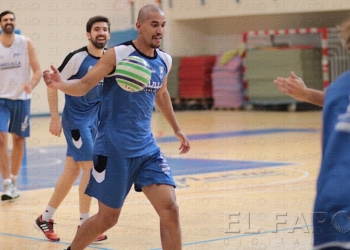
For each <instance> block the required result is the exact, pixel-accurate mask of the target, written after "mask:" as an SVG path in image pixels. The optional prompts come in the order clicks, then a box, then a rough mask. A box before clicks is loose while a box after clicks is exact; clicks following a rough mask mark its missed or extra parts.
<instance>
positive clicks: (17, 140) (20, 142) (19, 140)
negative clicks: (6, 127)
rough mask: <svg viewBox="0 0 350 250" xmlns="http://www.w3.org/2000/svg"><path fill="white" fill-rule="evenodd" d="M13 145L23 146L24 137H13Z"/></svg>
mask: <svg viewBox="0 0 350 250" xmlns="http://www.w3.org/2000/svg"><path fill="white" fill-rule="evenodd" d="M12 139H13V144H14V145H15V146H18V147H19V146H21V145H24V137H19V136H17V135H16V136H13V138H12Z"/></svg>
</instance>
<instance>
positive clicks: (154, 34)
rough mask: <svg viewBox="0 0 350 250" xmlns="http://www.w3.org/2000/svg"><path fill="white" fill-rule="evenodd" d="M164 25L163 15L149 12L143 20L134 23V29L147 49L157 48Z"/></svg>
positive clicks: (157, 12)
mask: <svg viewBox="0 0 350 250" xmlns="http://www.w3.org/2000/svg"><path fill="white" fill-rule="evenodd" d="M165 23H166V22H165V17H164V13H162V12H159V11H150V12H149V13H148V15H147V17H146V18H145V19H144V20H142V21H141V22H140V21H138V22H137V23H136V28H137V29H138V31H139V35H140V37H142V40H143V41H144V42H145V43H146V44H147V45H148V46H149V47H151V48H159V47H160V44H161V42H162V38H163V34H164V30H165Z"/></svg>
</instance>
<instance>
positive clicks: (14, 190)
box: [12, 182, 19, 198]
mask: <svg viewBox="0 0 350 250" xmlns="http://www.w3.org/2000/svg"><path fill="white" fill-rule="evenodd" d="M12 183H13V196H14V198H18V197H19V191H18V189H17V185H16V182H12Z"/></svg>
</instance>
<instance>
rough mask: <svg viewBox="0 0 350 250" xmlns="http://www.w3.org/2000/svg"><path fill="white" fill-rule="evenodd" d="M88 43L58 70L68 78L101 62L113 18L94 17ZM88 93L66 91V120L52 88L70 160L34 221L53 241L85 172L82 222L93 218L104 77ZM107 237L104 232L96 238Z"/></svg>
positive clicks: (56, 131)
mask: <svg viewBox="0 0 350 250" xmlns="http://www.w3.org/2000/svg"><path fill="white" fill-rule="evenodd" d="M86 36H87V38H88V40H89V43H88V45H87V46H84V47H82V48H80V49H78V50H75V51H73V52H71V53H69V54H68V55H67V56H66V58H65V59H64V61H63V63H62V64H61V66H60V67H59V68H58V70H59V71H60V73H61V76H62V77H63V78H64V79H68V80H71V79H81V78H82V77H83V76H85V75H86V74H87V72H88V71H89V70H90V69H91V68H92V67H93V66H94V65H95V64H96V63H97V61H98V60H99V59H100V58H101V56H102V55H103V54H104V52H105V46H106V45H107V43H108V41H109V38H110V22H109V20H108V18H106V17H104V16H94V17H91V18H90V19H89V20H88V21H87V23H86ZM100 80H101V81H99V82H98V83H97V84H96V85H95V86H94V87H93V88H92V89H91V90H90V91H89V92H88V93H86V94H85V95H84V96H70V95H67V94H66V95H65V105H64V109H63V114H62V124H61V121H60V117H59V112H58V96H57V90H56V89H48V100H49V107H50V113H51V122H50V132H51V133H52V134H53V135H55V136H60V135H61V131H62V128H63V132H64V135H65V138H66V141H67V153H66V161H65V164H64V169H63V173H62V174H61V176H60V178H59V179H58V181H57V183H56V185H55V189H54V192H53V194H52V196H51V198H50V201H49V203H48V204H47V206H46V208H45V209H44V212H43V213H42V214H41V215H40V216H39V217H38V218H37V219H36V221H35V223H34V225H35V227H36V228H37V229H39V230H40V231H41V232H42V233H43V235H44V236H45V237H46V238H47V239H48V240H50V241H59V240H60V237H59V236H58V235H57V234H56V233H55V231H54V220H53V217H54V214H55V212H56V210H57V208H58V207H59V205H60V204H61V203H62V201H63V200H64V198H65V197H66V196H67V194H68V192H69V191H70V189H71V188H72V186H73V184H74V182H75V181H76V179H77V178H78V176H79V175H80V172H83V174H82V177H81V179H80V183H79V211H80V214H79V218H80V220H79V226H78V228H79V227H80V226H81V225H82V224H83V223H84V222H85V221H86V220H87V219H88V218H89V212H90V204H91V197H90V196H88V195H86V194H84V192H85V189H86V186H87V185H88V182H89V179H90V171H91V168H92V165H93V163H92V156H93V152H92V150H93V144H94V139H95V136H96V132H97V124H98V121H99V113H100V101H101V99H102V87H103V81H102V80H103V78H101V79H100ZM105 239H107V236H106V235H105V234H100V235H99V236H98V237H96V239H95V241H102V240H105Z"/></svg>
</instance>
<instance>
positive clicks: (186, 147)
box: [175, 131, 191, 154]
mask: <svg viewBox="0 0 350 250" xmlns="http://www.w3.org/2000/svg"><path fill="white" fill-rule="evenodd" d="M175 136H176V137H177V139H179V141H180V142H181V146H180V147H179V150H180V154H186V153H187V152H188V151H190V149H191V145H190V142H189V140H188V138H187V136H186V135H185V134H184V133H183V132H182V131H178V132H175Z"/></svg>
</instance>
